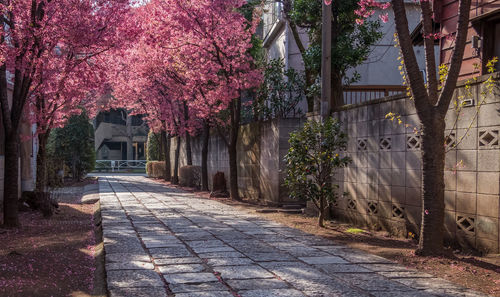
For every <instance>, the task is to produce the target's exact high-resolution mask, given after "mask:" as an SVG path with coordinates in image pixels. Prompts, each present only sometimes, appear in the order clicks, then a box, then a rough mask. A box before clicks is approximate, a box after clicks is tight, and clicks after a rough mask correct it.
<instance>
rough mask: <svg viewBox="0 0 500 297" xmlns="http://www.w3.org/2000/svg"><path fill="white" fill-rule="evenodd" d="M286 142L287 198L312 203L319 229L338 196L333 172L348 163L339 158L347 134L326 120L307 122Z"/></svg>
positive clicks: (335, 124)
mask: <svg viewBox="0 0 500 297" xmlns="http://www.w3.org/2000/svg"><path fill="white" fill-rule="evenodd" d="M289 142H290V149H289V150H288V153H287V155H286V156H285V162H286V172H287V176H286V178H285V185H286V186H287V187H288V188H289V190H290V196H291V197H293V198H295V199H302V200H310V201H312V202H314V204H315V205H316V207H317V208H318V210H319V222H318V223H319V225H320V226H321V227H323V220H324V212H325V210H326V209H328V207H329V206H330V204H331V202H333V201H335V199H337V197H338V195H339V193H338V185H336V184H334V183H333V175H334V173H335V170H337V169H338V168H341V167H345V166H347V165H348V164H349V163H350V162H351V160H350V158H349V157H342V156H341V155H342V154H341V151H342V150H345V149H346V147H347V134H346V133H344V132H343V131H342V128H341V124H340V123H339V122H338V121H337V120H334V119H332V118H328V119H326V120H325V121H324V123H320V122H316V121H307V122H306V123H305V125H304V128H302V129H301V130H299V131H296V132H293V133H291V134H290V140H289Z"/></svg>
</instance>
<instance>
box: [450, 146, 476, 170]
mask: <svg viewBox="0 0 500 297" xmlns="http://www.w3.org/2000/svg"><path fill="white" fill-rule="evenodd" d="M444 168H445V169H447V170H455V168H457V151H456V150H451V151H449V152H447V153H446V155H445V158H444ZM470 170H472V169H470Z"/></svg>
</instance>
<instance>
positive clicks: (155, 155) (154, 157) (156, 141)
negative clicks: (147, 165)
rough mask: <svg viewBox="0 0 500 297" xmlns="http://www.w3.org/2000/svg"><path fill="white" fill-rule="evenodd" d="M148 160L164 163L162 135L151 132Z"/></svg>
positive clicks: (147, 152)
mask: <svg viewBox="0 0 500 297" xmlns="http://www.w3.org/2000/svg"><path fill="white" fill-rule="evenodd" d="M146 159H147V160H148V161H163V160H164V157H163V152H162V148H161V138H160V133H154V132H149V134H148V144H147V150H146Z"/></svg>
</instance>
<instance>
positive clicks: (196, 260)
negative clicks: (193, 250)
mask: <svg viewBox="0 0 500 297" xmlns="http://www.w3.org/2000/svg"><path fill="white" fill-rule="evenodd" d="M154 262H155V264H156V265H178V264H201V263H203V261H202V260H201V259H200V258H198V257H184V258H165V259H154Z"/></svg>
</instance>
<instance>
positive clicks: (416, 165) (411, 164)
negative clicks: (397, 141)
mask: <svg viewBox="0 0 500 297" xmlns="http://www.w3.org/2000/svg"><path fill="white" fill-rule="evenodd" d="M406 168H407V169H413V170H415V169H422V157H421V153H420V151H407V152H406Z"/></svg>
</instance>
